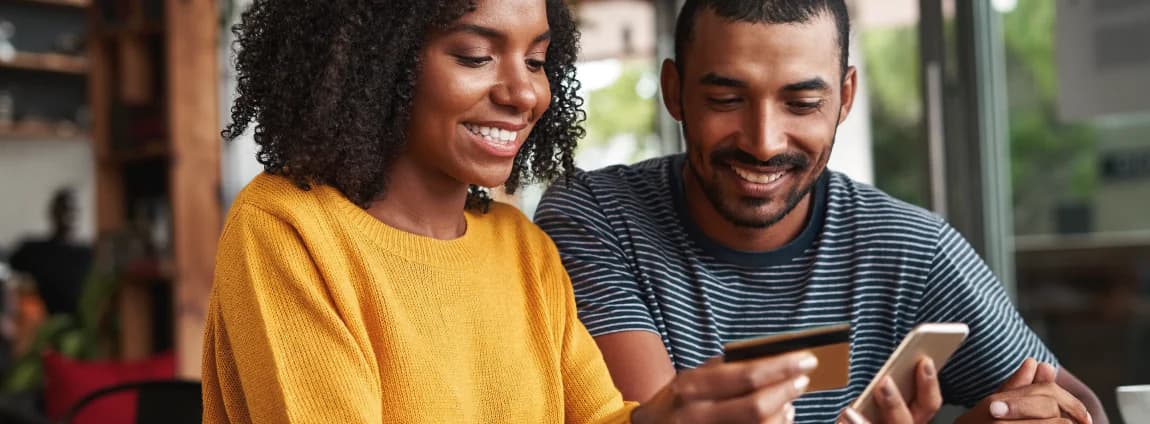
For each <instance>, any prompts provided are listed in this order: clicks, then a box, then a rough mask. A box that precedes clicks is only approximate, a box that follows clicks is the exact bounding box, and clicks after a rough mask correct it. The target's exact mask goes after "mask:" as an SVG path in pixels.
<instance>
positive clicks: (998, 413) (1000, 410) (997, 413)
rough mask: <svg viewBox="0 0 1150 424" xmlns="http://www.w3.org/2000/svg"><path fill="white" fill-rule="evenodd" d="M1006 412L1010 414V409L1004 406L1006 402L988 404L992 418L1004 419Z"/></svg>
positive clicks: (998, 401) (997, 401) (999, 401)
mask: <svg viewBox="0 0 1150 424" xmlns="http://www.w3.org/2000/svg"><path fill="white" fill-rule="evenodd" d="M1007 412H1010V408H1009V407H1007V406H1006V402H1003V401H1001V400H996V401H994V402H991V403H990V415H993V416H994V418H1002V417H1005V416H1006V413H1007Z"/></svg>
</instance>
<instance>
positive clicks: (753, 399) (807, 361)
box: [631, 352, 818, 424]
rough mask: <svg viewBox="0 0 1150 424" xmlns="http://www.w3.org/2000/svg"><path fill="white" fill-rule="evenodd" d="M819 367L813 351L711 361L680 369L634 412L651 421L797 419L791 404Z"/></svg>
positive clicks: (641, 423) (639, 423)
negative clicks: (692, 367)
mask: <svg viewBox="0 0 1150 424" xmlns="http://www.w3.org/2000/svg"><path fill="white" fill-rule="evenodd" d="M816 366H818V359H816V358H815V357H814V355H811V354H810V353H809V352H797V353H789V354H785V355H779V356H773V357H768V358H763V359H756V360H752V361H745V362H730V363H723V362H720V361H718V360H711V361H708V362H707V363H706V364H704V365H703V366H701V367H699V368H696V369H693V370H689V371H684V372H682V373H679V374H678V375H677V376H676V377H675V379H674V380H672V381H671V382H670V383H669V384H667V385H666V386H664V387H663V389H662V390H660V391H659V393H657V394H656V395H655V396H654V397H653V398H652V399H651V400H650V401H649V402H647V403H645V404H643V405H642V406H640V407H639V408H637V409H636V410H635V412H634V413H633V414H632V415H631V418H632V422H634V423H636V424H646V423H699V424H708V423H744V422H746V423H771V424H784V423H790V422H794V418H795V408H794V405H793V404H792V403H791V402H792V401H794V400H795V399H797V398H798V397H799V396H800V395H802V394H803V392H805V391H806V388H807V385H808V384H810V378H808V377H807V374H809V373H810V372H811V370H814V369H815V367H816Z"/></svg>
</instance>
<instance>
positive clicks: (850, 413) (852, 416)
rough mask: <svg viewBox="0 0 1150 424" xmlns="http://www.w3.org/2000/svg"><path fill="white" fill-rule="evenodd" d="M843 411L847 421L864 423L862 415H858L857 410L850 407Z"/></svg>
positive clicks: (852, 423)
mask: <svg viewBox="0 0 1150 424" xmlns="http://www.w3.org/2000/svg"><path fill="white" fill-rule="evenodd" d="M844 411H845V412H846V413H845V414H843V415H844V416H846V417H847V421H848V422H850V424H865V423H866V420H864V419H863V418H862V416H861V415H859V413H858V412H855V410H853V409H851V408H847V409H845V410H844Z"/></svg>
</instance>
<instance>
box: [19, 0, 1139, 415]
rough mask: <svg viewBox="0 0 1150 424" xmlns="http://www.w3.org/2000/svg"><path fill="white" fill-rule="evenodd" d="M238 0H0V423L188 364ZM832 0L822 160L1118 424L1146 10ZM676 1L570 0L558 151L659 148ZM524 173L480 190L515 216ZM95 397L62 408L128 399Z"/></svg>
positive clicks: (241, 143) (228, 175) (1052, 3)
mask: <svg viewBox="0 0 1150 424" xmlns="http://www.w3.org/2000/svg"><path fill="white" fill-rule="evenodd" d="M247 2H248V0H0V282H2V283H3V291H2V293H3V294H2V296H0V299H2V301H0V317H2V318H0V329H2V332H0V393H2V394H0V422H5V423H6V422H42V421H43V420H44V419H45V417H51V418H53V419H55V418H59V417H61V416H62V415H64V414H66V413H67V411H68V410H69V409H70V408H73V407H75V406H76V404H77V403H78V402H80V401H81V398H82V397H83V396H84V395H86V394H88V393H90V392H92V391H93V390H97V389H99V388H102V387H108V386H114V385H117V384H122V383H126V382H130V381H136V380H142V379H146V380H172V381H191V382H194V381H195V380H196V379H197V378H198V375H199V361H200V332H201V330H202V322H203V313H204V312H203V311H204V310H205V308H206V299H207V296H208V293H209V290H210V285H211V276H212V265H213V260H214V253H215V243H216V238H217V237H218V234H219V231H220V226H221V223H222V217H223V214H224V213H225V212H226V210H227V208H228V206H229V204H230V201H231V199H232V198H233V197H234V196H235V194H236V193H237V192H238V191H239V190H240V189H241V188H242V187H243V186H244V184H246V183H247V182H248V181H249V180H250V179H251V178H252V177H253V176H254V175H256V174H257V173H259V172H260V171H261V169H260V167H259V165H258V163H256V162H255V147H254V145H253V143H252V142H251V140H250V138H241V139H240V140H238V141H236V142H234V143H230V144H223V143H221V141H220V138H219V129H220V127H221V126H222V124H223V123H225V122H226V117H225V115H226V114H227V111H228V109H229V108H230V103H231V99H232V98H233V96H234V82H235V74H234V72H233V70H232V69H231V66H230V58H231V51H230V45H231V42H232V34H230V32H229V31H228V30H227V29H228V28H229V27H230V26H231V25H232V24H234V23H235V21H236V19H237V17H238V16H239V13H240V12H241V11H242V9H243V8H244V6H245V4H247ZM848 3H849V4H850V7H851V14H852V19H853V34H852V40H851V41H852V43H851V47H852V51H851V55H850V56H851V61H852V64H853V65H854V66H856V67H857V68H858V69H859V70H860V82H861V83H862V84H861V86H862V87H861V92H860V97H859V98H858V99H857V100H856V103H855V104H856V106H855V108H854V111H853V112H852V114H851V116H850V118H849V119H848V120H847V122H846V123H844V124H843V126H842V127H841V128H840V130H839V133H838V138H837V143H836V146H835V151H834V154H833V155H832V158H831V168H832V169H835V170H838V171H842V172H845V173H847V174H849V175H850V176H852V177H853V178H855V179H857V180H860V181H863V182H867V183H870V184H873V185H875V186H877V187H879V188H881V189H883V190H885V191H887V192H889V193H891V194H892V195H895V196H896V197H899V198H901V199H903V200H905V201H907V202H910V203H913V204H917V205H920V206H923V207H925V208H928V209H931V210H933V211H935V212H936V213H938V214H940V215H942V216H944V217H946V218H947V219H948V220H949V221H951V223H952V224H953V225H954V226H955V227H956V228H958V229H959V230H960V231H961V232H962V233H963V234H964V235H965V236H966V237H967V238H968V239H969V240H970V241H971V243H972V244H973V245H974V246H975V248H976V249H977V250H978V251H979V253H980V254H982V255H983V257H984V258H985V259H986V260H987V262H988V263H989V264H990V265H991V267H992V268H993V269H994V270H995V272H996V273H997V274H998V275H999V276H1000V277H1001V278H1002V280H1003V282H1004V284H1005V285H1006V287H1007V289H1008V291H1009V292H1010V293H1011V295H1012V296H1013V297H1014V299H1015V301H1016V303H1017V305H1018V306H1019V309H1020V311H1021V312H1022V314H1023V317H1024V318H1025V319H1026V320H1027V322H1028V323H1029V324H1030V325H1031V326H1033V327H1034V328H1035V329H1036V331H1038V333H1039V334H1040V336H1041V337H1042V338H1043V340H1045V341H1046V342H1047V344H1048V345H1049V346H1050V347H1051V348H1052V349H1053V350H1054V352H1055V353H1056V354H1057V355H1058V357H1059V358H1060V359H1061V361H1062V363H1063V365H1065V366H1066V367H1067V368H1068V369H1071V370H1073V371H1074V373H1075V374H1076V375H1078V376H1079V377H1080V378H1081V379H1083V380H1084V381H1085V382H1086V383H1087V384H1088V385H1090V386H1091V387H1092V388H1093V389H1094V390H1095V392H1096V393H1098V395H1099V396H1100V397H1101V398H1102V400H1103V403H1104V404H1105V406H1106V408H1107V410H1108V412H1109V415H1110V416H1111V418H1112V419H1113V420H1115V421H1117V420H1120V418H1119V416H1118V412H1117V409H1116V405H1115V403H1114V388H1115V387H1116V386H1118V385H1124V384H1134V383H1150V361H1147V360H1146V358H1150V213H1147V212H1146V210H1147V208H1148V207H1150V48H1147V47H1146V44H1147V42H1150V1H1146V0H969V1H955V0H854V1H849V2H848ZM679 4H680V2H678V1H676V0H598V1H596V0H578V1H574V2H572V7H573V8H574V9H575V10H576V14H577V16H578V19H579V20H580V27H581V29H582V32H583V37H582V40H583V43H582V48H583V49H582V55H581V58H582V59H581V60H582V61H581V62H580V64H579V67H578V77H579V79H580V80H581V81H582V85H583V96H584V98H585V99H587V105H586V107H587V112H588V119H587V122H586V127H587V129H588V135H587V138H586V139H585V140H583V142H582V143H581V144H580V147H579V151H578V158H577V164H578V165H579V166H580V167H582V168H586V169H594V168H599V167H603V166H608V165H612V164H620V163H634V162H637V161H641V160H643V159H646V158H651V157H655V156H659V155H664V154H669V153H675V152H679V151H682V143H681V141H680V134H679V129H678V126H677V125H676V124H675V123H674V122H673V121H672V120H670V119H669V117H668V116H667V115H666V113H665V112H664V110H663V107H662V105H661V104H660V100H659V92H658V91H659V90H658V85H659V84H658V69H659V65H660V62H661V61H662V60H663V59H664V58H666V57H668V56H669V55H670V52H671V50H672V47H673V46H672V40H673V37H672V31H673V29H672V28H673V24H674V18H675V13H676V12H677V10H678V6H679ZM543 189H544V187H538V186H533V187H527V188H526V189H524V190H522V191H521V192H519V193H516V194H515V195H513V196H506V195H501V196H500V197H501V198H502V199H503V200H504V201H507V202H511V203H513V204H515V205H516V206H518V207H520V208H521V209H523V210H524V211H525V212H526V213H527V214H528V215H529V216H530V215H531V213H532V212H533V211H534V208H535V204H536V203H537V202H538V199H539V196H540V194H541V193H542V190H543ZM1104 356H1105V359H1103V358H1104ZM141 396H143V394H141ZM108 402H112V403H114V404H115V405H119V406H117V407H116V408H119V409H116V408H112V407H109V408H110V409H107V410H100V409H98V408H96V407H93V408H89V409H88V410H86V412H85V413H86V414H87V415H80V416H78V417H77V418H78V420H79V421H83V420H85V419H87V420H91V422H119V421H115V419H113V418H111V417H112V416H113V415H114V416H115V417H116V419H120V415H117V414H120V413H119V412H115V411H119V410H123V409H125V408H126V409H129V410H130V409H132V408H128V407H121V406H122V405H125V404H128V403H131V402H135V398H129V397H127V396H122V397H121V398H118V399H114V400H111V401H108ZM108 402H105V403H108ZM117 402H118V403H117ZM141 403H143V401H141ZM137 406H138V405H137ZM953 413H954V411H949V412H948V413H947V414H953ZM109 414H111V415H109ZM144 414H145V412H144V411H140V416H143V415H144ZM947 414H944V415H943V416H942V417H941V418H940V420H939V422H947V421H946V417H948V416H952V415H947ZM123 419H124V420H130V418H123ZM124 422H131V421H124Z"/></svg>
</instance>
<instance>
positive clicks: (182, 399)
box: [60, 380, 204, 424]
mask: <svg viewBox="0 0 1150 424" xmlns="http://www.w3.org/2000/svg"><path fill="white" fill-rule="evenodd" d="M131 391H135V392H136V394H137V399H136V424H153V423H163V424H184V423H187V424H193V423H194V424H200V422H201V421H202V420H203V407H204V406H203V398H202V397H201V386H200V382H198V381H190V380H156V381H140V382H133V383H126V384H118V385H115V386H109V387H105V388H103V389H100V390H97V391H95V392H92V393H89V394H88V395H86V396H84V397H83V398H81V399H80V400H79V401H77V402H76V403H75V404H74V405H72V407H71V408H69V409H68V412H67V413H65V414H64V416H63V417H62V418H61V419H60V422H61V424H70V423H72V421H73V419H74V418H75V417H76V415H77V414H79V413H80V411H82V410H83V409H84V408H85V407H87V406H89V405H91V404H92V403H93V402H96V401H98V400H99V399H100V398H103V397H105V396H108V395H111V394H115V393H121V392H131Z"/></svg>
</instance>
